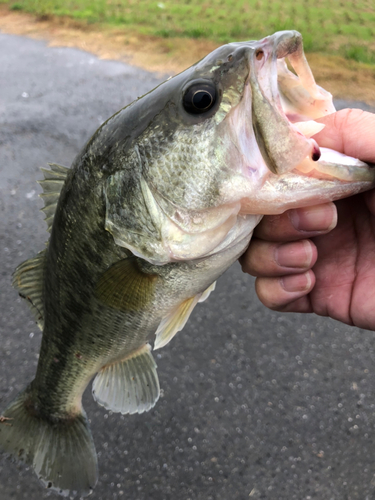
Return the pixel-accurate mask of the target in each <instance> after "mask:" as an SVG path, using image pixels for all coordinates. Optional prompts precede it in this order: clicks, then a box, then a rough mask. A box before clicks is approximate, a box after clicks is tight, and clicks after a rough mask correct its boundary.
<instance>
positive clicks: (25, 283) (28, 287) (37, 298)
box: [12, 250, 46, 330]
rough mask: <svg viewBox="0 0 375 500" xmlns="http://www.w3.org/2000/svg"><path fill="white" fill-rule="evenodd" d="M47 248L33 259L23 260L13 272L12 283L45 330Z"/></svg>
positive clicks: (38, 323) (40, 326) (41, 327)
mask: <svg viewBox="0 0 375 500" xmlns="http://www.w3.org/2000/svg"><path fill="white" fill-rule="evenodd" d="M45 255H46V250H42V251H41V252H39V253H38V255H37V256H36V257H34V258H33V259H28V260H25V262H22V264H20V265H19V266H18V267H17V268H16V270H15V271H14V273H13V281H12V285H13V287H14V288H15V289H16V290H17V292H18V293H19V294H20V296H21V297H22V298H24V299H25V300H26V301H27V304H28V306H29V307H30V309H31V311H32V312H33V314H34V316H35V320H36V323H37V325H38V326H39V328H40V329H41V330H43V316H44V311H43V269H44V260H45Z"/></svg>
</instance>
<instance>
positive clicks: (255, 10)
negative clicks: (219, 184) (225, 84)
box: [0, 0, 375, 64]
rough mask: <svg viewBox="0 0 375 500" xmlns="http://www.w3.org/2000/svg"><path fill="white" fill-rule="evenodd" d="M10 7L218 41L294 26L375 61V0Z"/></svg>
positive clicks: (36, 0)
mask: <svg viewBox="0 0 375 500" xmlns="http://www.w3.org/2000/svg"><path fill="white" fill-rule="evenodd" d="M0 3H6V4H9V6H10V8H11V9H14V10H24V11H26V12H31V13H34V14H38V15H46V14H47V15H48V14H54V15H57V16H69V17H71V18H73V19H78V20H84V21H87V22H89V23H105V24H110V25H115V26H126V27H131V28H134V29H136V30H137V31H139V32H141V33H143V34H149V35H157V36H161V37H166V38H168V37H176V36H177V37H192V38H208V39H211V40H214V41H217V42H223V43H225V42H228V41H231V40H249V39H257V38H261V37H264V36H266V35H269V34H271V33H273V32H275V31H279V30H285V29H296V30H298V31H300V32H301V33H302V35H303V37H304V43H305V50H307V51H320V52H325V53H336V54H340V55H344V56H345V57H347V58H348V59H354V60H356V61H361V62H365V63H370V64H373V63H375V42H374V41H375V2H374V0H352V1H348V0H315V1H311V0H299V2H298V4H296V1H295V0H263V1H262V0H210V1H204V0H203V1H202V0H185V1H181V0H170V1H169V0H168V1H152V0H138V1H137V0H18V1H17V2H14V1H9V0H0Z"/></svg>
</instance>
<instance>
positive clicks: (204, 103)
mask: <svg viewBox="0 0 375 500" xmlns="http://www.w3.org/2000/svg"><path fill="white" fill-rule="evenodd" d="M216 94H217V92H216V87H215V86H214V85H213V84H212V83H195V84H193V85H192V86H191V87H189V88H188V89H187V90H186V92H185V94H184V97H183V101H182V104H183V106H184V108H185V110H186V111H187V112H188V113H191V114H195V115H198V114H201V113H206V111H209V110H210V109H211V108H212V106H213V105H214V104H215V102H216Z"/></svg>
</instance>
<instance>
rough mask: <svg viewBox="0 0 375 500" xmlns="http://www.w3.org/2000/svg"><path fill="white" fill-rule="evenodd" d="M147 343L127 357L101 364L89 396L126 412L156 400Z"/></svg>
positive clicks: (153, 369)
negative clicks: (109, 363) (108, 363)
mask: <svg viewBox="0 0 375 500" xmlns="http://www.w3.org/2000/svg"><path fill="white" fill-rule="evenodd" d="M150 351H151V347H150V344H146V345H144V346H142V347H141V348H140V349H138V350H137V351H135V352H133V353H132V354H131V355H130V356H129V357H128V358H126V359H124V360H121V361H118V362H116V363H113V364H111V365H109V366H105V367H104V368H102V369H101V370H100V372H99V373H98V374H97V376H96V377H95V380H94V382H93V384H92V395H93V397H94V399H95V401H97V402H98V403H99V404H100V405H102V406H104V407H105V408H107V410H112V411H114V412H120V413H122V414H123V415H124V414H126V413H129V414H133V413H143V412H144V411H148V410H150V409H151V408H152V407H153V406H155V403H156V402H157V400H158V399H159V395H160V387H159V378H158V374H157V371H156V363H155V360H154V358H153V356H152V354H151V352H150Z"/></svg>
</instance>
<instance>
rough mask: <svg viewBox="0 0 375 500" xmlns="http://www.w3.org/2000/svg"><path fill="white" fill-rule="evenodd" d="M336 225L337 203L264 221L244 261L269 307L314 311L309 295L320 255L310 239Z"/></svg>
mask: <svg viewBox="0 0 375 500" xmlns="http://www.w3.org/2000/svg"><path fill="white" fill-rule="evenodd" d="M336 223H337V211H336V206H335V204H334V203H326V204H322V205H317V206H314V207H305V208H300V209H295V210H289V211H287V212H285V213H283V214H281V215H278V216H268V217H265V218H264V219H263V220H262V222H261V223H260V224H259V225H258V227H257V228H256V230H255V233H254V235H255V236H254V238H253V240H252V243H251V245H250V247H249V249H248V251H247V252H246V254H244V256H243V257H242V258H241V259H240V262H241V265H242V270H243V271H244V272H246V273H249V274H251V275H252V276H256V277H257V280H256V284H255V287H256V292H257V294H258V297H259V299H260V301H261V302H262V303H263V304H264V305H265V306H267V307H269V308H270V309H274V310H277V311H284V312H288V311H293V312H312V308H311V304H310V300H309V297H308V294H309V293H310V292H311V290H312V289H313V287H314V285H315V275H314V273H313V271H312V270H311V269H312V267H313V266H314V264H315V263H316V260H317V258H318V253H317V248H316V246H315V244H314V243H313V242H312V241H311V240H309V239H308V238H312V237H314V236H317V235H321V234H325V233H328V232H329V231H331V229H333V228H334V227H335V225H336Z"/></svg>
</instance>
